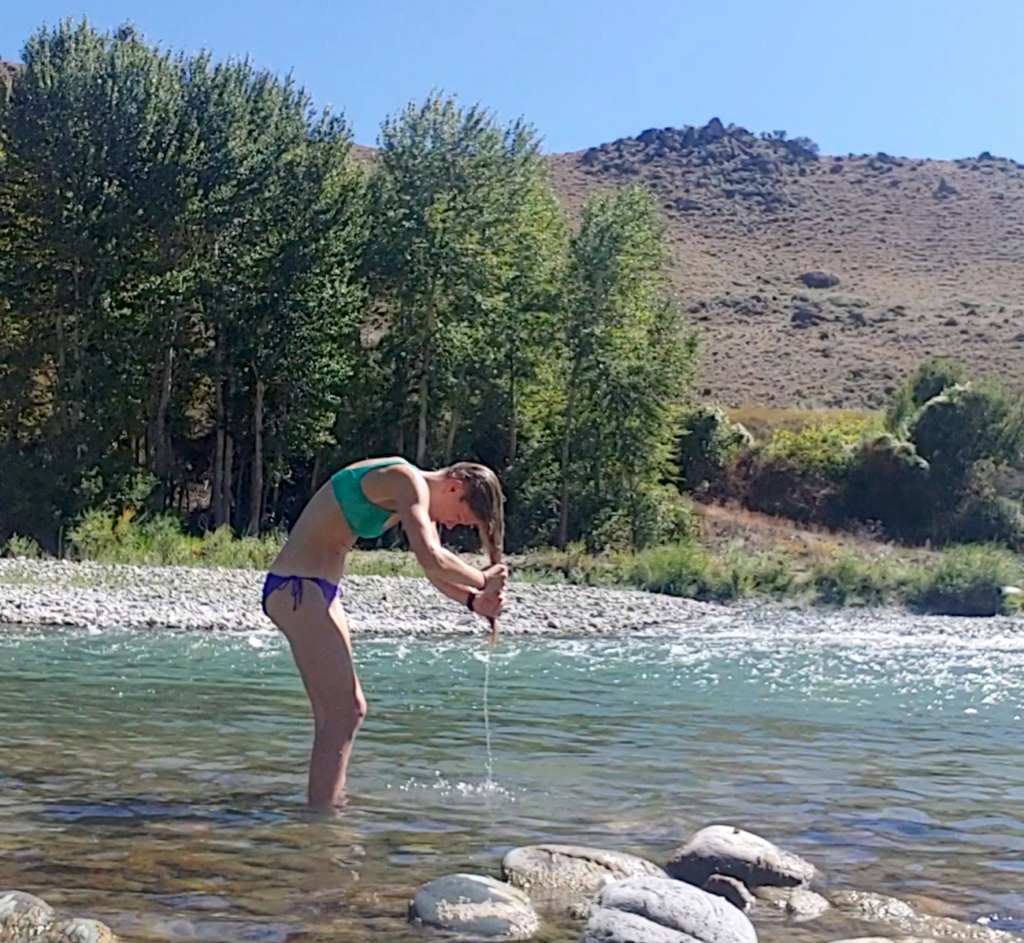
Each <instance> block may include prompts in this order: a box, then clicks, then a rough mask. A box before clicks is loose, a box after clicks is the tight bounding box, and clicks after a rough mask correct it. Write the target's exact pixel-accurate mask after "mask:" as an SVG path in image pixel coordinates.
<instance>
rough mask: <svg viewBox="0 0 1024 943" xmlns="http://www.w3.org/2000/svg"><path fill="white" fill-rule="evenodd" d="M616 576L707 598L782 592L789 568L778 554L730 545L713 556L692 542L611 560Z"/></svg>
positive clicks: (790, 577) (675, 593)
mask: <svg viewBox="0 0 1024 943" xmlns="http://www.w3.org/2000/svg"><path fill="white" fill-rule="evenodd" d="M615 566H616V571H617V574H618V578H619V579H624V580H625V581H626V582H628V583H631V584H632V585H634V586H636V587H638V588H639V589H644V590H647V591H648V592H654V593H665V594H666V595H669V596H683V597H687V598H690V599H700V600H704V601H708V602H729V601H731V600H735V599H742V598H744V597H746V596H754V595H784V594H785V593H787V592H788V591H789V589H790V587H791V585H792V583H793V573H792V572H791V571H790V570H789V569H788V568H787V566H786V561H785V560H784V559H783V558H782V556H781V555H779V554H749V553H743V552H742V551H738V550H734V551H730V552H729V553H727V554H725V555H723V556H713V555H712V554H710V553H709V552H708V551H707V550H706V549H705V548H704V547H703V546H701V545H700V544H699V543H697V542H696V541H681V542H679V543H675V544H671V545H668V546H664V547H652V548H650V549H649V550H644V551H641V552H640V553H637V554H634V555H632V556H630V557H623V558H619V559H616V561H615Z"/></svg>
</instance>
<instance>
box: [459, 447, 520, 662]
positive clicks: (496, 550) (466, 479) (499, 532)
mask: <svg viewBox="0 0 1024 943" xmlns="http://www.w3.org/2000/svg"><path fill="white" fill-rule="evenodd" d="M445 474H446V475H447V476H448V477H449V478H455V479H456V480H458V481H461V482H462V483H463V497H464V499H465V501H466V503H467V504H468V505H469V508H470V510H471V511H472V512H473V514H474V516H475V517H476V519H477V520H478V521H480V527H479V528H478V530H479V532H480V540H481V542H482V543H483V545H484V546H485V547H486V548H487V556H488V557H489V558H490V561H491V565H492V566H493V565H494V564H496V563H501V557H502V550H503V547H504V544H505V495H504V494H503V493H502V490H501V484H500V482H499V481H498V476H497V475H495V474H494V472H493V471H491V469H489V468H488V467H487V466H486V465H478V464H476V463H475V462H457V463H456V464H454V465H450V466H448V468H446V469H445ZM497 639H498V626H497V623H496V621H495V620H494V619H491V643H492V644H493V643H494V642H496V641H497Z"/></svg>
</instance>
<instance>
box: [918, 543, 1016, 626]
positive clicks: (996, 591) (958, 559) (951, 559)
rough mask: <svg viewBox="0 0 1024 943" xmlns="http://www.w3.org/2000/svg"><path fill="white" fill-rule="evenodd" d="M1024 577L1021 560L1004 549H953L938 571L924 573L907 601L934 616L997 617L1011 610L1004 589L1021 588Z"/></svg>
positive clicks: (946, 553) (980, 546) (944, 556)
mask: <svg viewBox="0 0 1024 943" xmlns="http://www.w3.org/2000/svg"><path fill="white" fill-rule="evenodd" d="M1021 576H1022V568H1021V564H1020V560H1019V558H1018V557H1017V556H1016V554H1014V553H1013V552H1011V551H1009V550H1007V549H1006V548H1005V547H996V546H992V545H987V544H971V545H966V544H965V545H962V546H955V547H950V548H948V549H947V550H945V551H944V552H943V553H942V556H941V558H940V559H939V563H938V565H937V566H936V567H935V568H933V569H931V570H929V571H922V573H921V575H920V577H919V579H918V580H917V582H916V584H915V585H913V586H911V588H910V591H909V593H908V595H907V601H908V602H909V603H910V604H911V605H912V606H913V607H914V608H916V609H918V610H919V611H921V612H926V613H931V614H934V615H947V616H990V615H995V614H997V613H1000V612H1007V611H1008V610H1009V603H1008V600H1007V596H1006V594H1005V593H1004V591H1003V590H1004V587H1007V586H1014V585H1018V586H1019V585H1020V581H1021Z"/></svg>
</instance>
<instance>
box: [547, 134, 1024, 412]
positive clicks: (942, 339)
mask: <svg viewBox="0 0 1024 943" xmlns="http://www.w3.org/2000/svg"><path fill="white" fill-rule="evenodd" d="M740 130H741V129H740ZM759 148H760V145H758V144H757V143H756V142H754V143H753V144H752V143H751V141H750V140H749V136H748V138H742V137H740V138H737V139H736V140H732V139H729V140H724V141H719V142H715V143H713V144H711V145H708V146H707V147H703V146H702V147H700V148H696V149H693V148H691V149H689V150H687V149H685V148H682V149H679V148H677V149H676V150H673V148H672V147H671V146H665V145H664V143H662V144H659V145H653V144H651V145H647V144H644V143H643V142H640V141H638V140H636V139H626V140H623V141H618V142H614V143H612V144H608V145H602V147H601V148H599V149H595V150H594V151H593V152H592V153H591V154H590V156H589V157H588V156H587V154H588V152H582V151H581V152H579V153H575V154H558V155H553V156H552V157H551V158H550V166H551V177H552V182H553V184H554V186H555V188H556V190H557V191H558V193H559V196H560V199H561V200H562V203H563V205H564V206H565V207H566V209H567V210H568V211H569V212H570V213H571V214H576V213H578V211H579V209H580V207H581V206H582V204H583V201H584V200H585V199H586V198H587V197H588V196H589V195H590V194H591V193H593V192H594V191H595V190H598V189H602V188H608V187H613V186H620V185H623V184H625V183H631V182H634V181H638V180H639V181H644V182H646V183H647V184H649V185H650V186H652V187H653V188H654V189H655V190H656V192H657V193H658V194H659V196H660V197H661V198H662V202H663V205H664V207H665V221H666V224H667V229H668V235H669V240H670V243H671V247H672V252H673V256H674V261H673V267H672V272H671V283H672V288H673V290H674V292H675V294H676V296H677V297H678V299H679V301H680V303H681V304H682V305H683V306H684V308H685V309H686V310H689V311H690V312H691V316H692V318H693V320H694V322H695V324H696V325H697V326H699V327H700V328H701V329H702V330H703V332H704V335H705V340H706V348H705V357H704V363H703V368H702V376H701V378H700V382H699V385H698V393H700V394H701V396H702V397H703V398H705V399H709V400H716V401H719V402H722V403H725V404H727V405H729V406H733V407H742V406H748V405H757V406H760V407H785V406H809V407H815V408H817V407H822V406H826V407H842V408H854V409H864V408H867V409H877V408H879V407H880V406H881V405H882V403H883V402H884V400H885V398H886V397H887V396H888V395H889V393H890V392H891V391H892V390H893V389H894V388H895V387H896V386H897V385H898V384H899V382H900V381H901V380H902V379H903V378H904V377H906V376H907V375H908V374H909V373H910V372H911V371H912V370H913V369H914V368H915V367H916V366H917V365H918V364H919V363H920V362H921V361H922V360H924V359H925V358H927V357H929V356H933V355H946V356H954V357H956V358H958V359H960V360H961V361H963V362H964V363H965V364H966V365H967V366H968V367H969V368H970V369H971V371H972V372H973V373H975V374H991V375H995V376H999V377H1002V378H1004V379H1007V380H1011V381H1018V382H1019V380H1020V377H1021V376H1024V282H1022V280H1021V278H1020V272H1021V270H1022V267H1024V167H1022V166H1021V165H1019V164H1016V163H1014V162H1013V161H1009V160H1000V159H992V160H975V159H970V160H963V161H929V160H912V159H905V158H889V157H886V156H885V155H874V156H872V155H864V156H851V157H846V158H832V157H822V158H821V159H820V160H818V161H812V162H788V163H787V162H786V161H784V160H783V161H768V162H767V163H766V164H765V166H764V167H763V168H762V169H760V170H758V171H757V173H756V174H755V173H754V172H753V171H750V170H749V169H745V168H749V166H751V161H752V160H754V159H760V158H762V157H764V152H763V149H761V150H759ZM768 156H769V157H770V156H771V155H770V154H769V155H768ZM758 174H759V175H760V177H758V176H757V175H758ZM730 175H731V176H730ZM736 178H739V179H741V180H748V181H751V182H752V183H751V186H752V188H753V190H752V194H753V195H751V193H749V192H748V193H746V194H745V195H744V193H743V192H742V188H741V191H740V192H737V191H735V190H732V189H730V188H729V186H727V184H729V182H730V180H734V179H736ZM943 181H945V183H943ZM764 194H767V196H768V198H769V202H770V200H771V199H776V198H777V199H776V202H775V203H774V205H766V201H765V199H764V198H763V195H764ZM681 200H691V201H692V205H691V204H680V202H679V201H681ZM678 205H684V206H685V207H686V208H685V209H683V210H680V209H677V208H676V207H677V206H678ZM808 271H825V272H828V273H830V274H832V275H835V276H836V277H837V278H839V280H840V282H839V284H838V285H836V286H835V287H833V288H828V289H811V288H807V287H805V286H804V284H803V283H802V282H801V281H800V280H799V277H800V275H801V274H802V273H805V272H808ZM808 306H811V307H812V310H815V311H816V312H817V313H818V315H819V317H820V321H819V323H817V324H814V325H813V326H809V327H798V326H795V325H794V323H793V322H792V320H791V319H792V316H793V314H794V312H795V311H796V310H797V309H798V308H800V307H808Z"/></svg>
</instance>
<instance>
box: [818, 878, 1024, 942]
mask: <svg viewBox="0 0 1024 943" xmlns="http://www.w3.org/2000/svg"><path fill="white" fill-rule="evenodd" d="M831 901H832V905H833V906H834V907H835V908H836V909H837V910H841V911H843V912H844V913H848V914H851V915H852V916H855V917H857V918H858V919H860V920H865V921H870V922H877V923H882V924H886V925H888V926H890V927H893V928H894V929H897V930H899V931H901V935H900V937H899V938H898V943H914V941H918V940H921V939H926V940H952V941H957V943H1020V940H1021V938H1020V937H1019V936H1017V935H1016V934H1014V933H1010V932H1008V931H1006V930H996V929H994V928H992V927H985V926H981V925H980V924H976V923H966V922H965V921H963V920H956V919H954V918H953V917H932V916H928V915H927V914H919V913H917V911H915V910H914V908H913V907H912V906H911V905H910V904H908V903H907V902H906V901H904V900H899V899H898V898H896V897H886V896H885V895H884V894H871V893H867V892H864V891H837V892H836V893H835V894H833V895H832V897H831Z"/></svg>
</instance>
